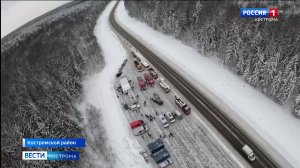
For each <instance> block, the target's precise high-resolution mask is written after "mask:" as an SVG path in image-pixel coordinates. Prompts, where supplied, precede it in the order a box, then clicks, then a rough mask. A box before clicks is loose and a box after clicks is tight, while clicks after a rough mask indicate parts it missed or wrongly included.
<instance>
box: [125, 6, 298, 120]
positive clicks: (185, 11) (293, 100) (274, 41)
mask: <svg viewBox="0 0 300 168" xmlns="http://www.w3.org/2000/svg"><path fill="white" fill-rule="evenodd" d="M268 6H278V8H279V10H281V11H282V12H280V13H279V19H278V20H279V21H278V22H276V21H273V22H257V21H254V19H245V18H240V15H239V9H240V8H241V7H268ZM125 7H126V9H127V10H128V12H129V15H131V16H132V17H135V18H137V19H139V20H141V21H143V22H146V23H147V24H148V25H150V26H151V27H153V28H154V29H156V30H158V31H161V32H164V33H166V34H169V35H172V36H174V37H175V38H177V39H180V40H182V41H183V42H184V43H185V44H188V45H190V46H192V47H194V48H196V49H197V50H198V51H199V52H201V53H203V54H204V55H206V56H208V57H214V58H218V61H219V62H220V63H221V64H223V65H224V66H226V67H228V68H229V69H230V70H232V71H233V72H234V73H236V74H237V75H239V76H240V77H241V78H242V79H244V80H245V81H246V82H247V83H249V84H250V85H252V86H253V87H255V88H257V89H258V90H260V91H261V92H262V93H264V94H266V95H267V96H269V97H270V98H271V99H273V100H274V101H275V102H277V103H279V104H281V105H283V106H285V107H287V108H290V109H291V111H292V112H293V113H294V114H297V115H300V85H299V83H300V77H299V76H300V68H299V67H300V64H299V61H300V29H299V27H300V13H299V8H300V3H299V2H296V1H287V2H284V1H280V2H261V1H260V2H259V4H258V3H257V2H255V1H252V2H238V1H230V2H229V1H228V2H226V1H222V2H219V1H218V2H213V1H211V2H204V1H201V2H200V1H125ZM297 9H298V10H297ZM182 58H183V59H184V55H183V56H182ZM249 103H251V102H249Z"/></svg>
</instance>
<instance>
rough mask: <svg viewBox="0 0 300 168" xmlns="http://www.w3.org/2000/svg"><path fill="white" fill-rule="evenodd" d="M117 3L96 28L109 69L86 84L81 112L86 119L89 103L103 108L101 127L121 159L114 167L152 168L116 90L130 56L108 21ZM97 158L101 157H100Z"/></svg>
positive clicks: (91, 137) (94, 129) (84, 83)
mask: <svg viewBox="0 0 300 168" xmlns="http://www.w3.org/2000/svg"><path fill="white" fill-rule="evenodd" d="M115 3H116V2H111V3H110V4H109V5H108V6H107V7H106V8H105V10H104V11H103V13H102V14H101V16H100V18H99V20H98V21H97V25H96V26H95V29H94V33H95V36H96V37H97V40H98V43H99V46H100V47H101V49H102V51H103V56H104V59H105V67H104V69H103V70H102V71H101V72H99V73H96V74H94V75H93V76H91V77H88V79H87V80H85V81H84V82H83V90H84V91H83V92H84V95H83V102H82V103H81V104H80V105H79V107H78V109H79V110H80V111H81V112H82V113H83V115H84V116H85V113H86V111H85V110H84V109H85V107H84V106H86V105H88V104H91V105H92V106H94V107H96V108H97V109H100V111H101V115H102V118H103V123H101V124H102V125H103V126H104V128H105V131H106V135H102V136H107V143H108V144H109V145H110V146H111V148H112V150H113V151H112V152H113V153H114V155H115V156H116V157H117V158H116V165H114V167H119V168H124V167H126V168H127V167H128V168H129V167H130V168H147V167H149V166H148V165H147V164H146V162H145V161H144V159H143V157H142V156H141V155H140V154H139V152H140V151H142V150H143V149H142V147H141V146H140V145H139V143H138V142H137V140H136V139H135V137H134V136H133V135H132V133H131V131H130V127H129V123H128V121H127V119H126V117H125V114H124V112H123V110H122V108H121V106H120V103H119V100H118V98H117V95H116V94H115V91H114V80H115V74H116V72H117V70H118V68H119V67H120V65H121V64H122V62H123V60H124V58H125V55H126V52H125V50H124V48H123V47H122V45H121V43H120V42H119V40H118V38H117V37H116V35H115V34H114V32H113V31H112V30H111V26H110V24H109V21H108V19H109V14H110V12H111V10H112V8H113V6H114V5H115ZM95 131H97V128H93V130H91V132H95ZM88 138H90V139H93V138H94V135H88ZM95 157H96V158H97V156H95ZM95 161H96V162H98V163H94V165H95V166H96V167H106V165H103V163H101V158H98V159H97V160H95ZM101 164H102V165H101ZM108 167H109V166H108Z"/></svg>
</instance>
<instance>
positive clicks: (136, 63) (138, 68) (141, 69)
mask: <svg viewBox="0 0 300 168" xmlns="http://www.w3.org/2000/svg"><path fill="white" fill-rule="evenodd" d="M133 63H134V65H135V67H136V69H137V70H138V71H139V72H142V71H143V67H142V65H141V64H140V63H139V62H137V61H133Z"/></svg>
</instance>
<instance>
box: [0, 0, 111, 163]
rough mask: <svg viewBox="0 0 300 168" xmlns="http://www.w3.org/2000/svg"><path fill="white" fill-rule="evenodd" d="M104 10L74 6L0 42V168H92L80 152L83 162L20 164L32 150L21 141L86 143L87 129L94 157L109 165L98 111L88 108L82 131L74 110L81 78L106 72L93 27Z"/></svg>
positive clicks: (91, 3) (79, 116)
mask: <svg viewBox="0 0 300 168" xmlns="http://www.w3.org/2000/svg"><path fill="white" fill-rule="evenodd" d="M107 4H108V1H101V2H100V1H87V2H72V3H69V4H67V5H64V6H62V7H60V8H59V9H56V10H54V11H52V12H50V14H47V15H46V16H41V17H39V18H38V19H37V20H34V21H32V22H30V23H28V24H26V25H24V26H22V27H21V28H19V29H18V30H16V31H14V32H12V33H11V34H9V35H7V36H6V37H4V38H2V39H1V167H61V166H63V167H92V166H91V165H89V161H88V160H90V159H91V158H90V157H89V156H88V153H87V152H85V151H84V150H83V149H79V150H80V159H81V162H77V161H43V162H41V161H26V162H25V161H22V160H21V158H22V157H21V153H22V151H26V150H32V149H27V148H22V146H21V144H22V138H24V137H25V138H45V137H47V138H67V137H68V138H70V137H86V134H88V133H87V132H85V131H84V130H85V129H88V128H86V127H96V128H97V131H98V132H99V133H101V134H100V135H101V136H99V137H97V139H96V140H93V143H94V144H95V145H97V148H93V150H97V151H96V153H97V157H99V158H102V162H103V164H106V162H111V160H112V159H113V157H112V155H111V154H110V148H109V147H108V146H107V144H106V139H105V136H103V135H104V129H103V130H101V129H102V127H101V122H99V120H100V121H101V116H99V114H100V113H99V111H97V110H98V109H96V108H95V107H93V106H89V107H87V109H86V113H87V114H86V115H85V116H87V120H88V121H89V125H85V124H84V123H83V116H82V114H81V113H80V112H79V111H78V110H77V109H76V107H75V105H74V104H76V102H78V101H80V99H81V97H80V96H81V94H82V85H81V82H82V81H83V80H84V79H83V78H84V76H86V75H89V74H91V73H95V72H99V71H100V70H101V69H102V68H103V66H104V58H103V56H102V54H101V49H100V47H99V45H98V43H97V40H96V37H95V36H94V27H95V25H96V21H97V18H98V17H99V15H100V14H101V12H102V11H103V10H104V8H105V6H106V5H107ZM87 144H88V145H89V144H90V142H89V139H87ZM35 150H45V151H47V150H61V149H50V148H49V149H47V148H46V149H45V148H44V149H35ZM68 150H77V149H68Z"/></svg>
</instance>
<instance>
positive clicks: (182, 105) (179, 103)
mask: <svg viewBox="0 0 300 168" xmlns="http://www.w3.org/2000/svg"><path fill="white" fill-rule="evenodd" d="M175 104H176V105H177V106H178V107H179V108H180V109H181V110H182V111H183V112H184V114H186V115H189V114H190V113H191V108H190V107H189V106H188V105H187V104H186V103H185V102H184V101H182V100H181V99H180V98H179V97H178V96H175Z"/></svg>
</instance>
